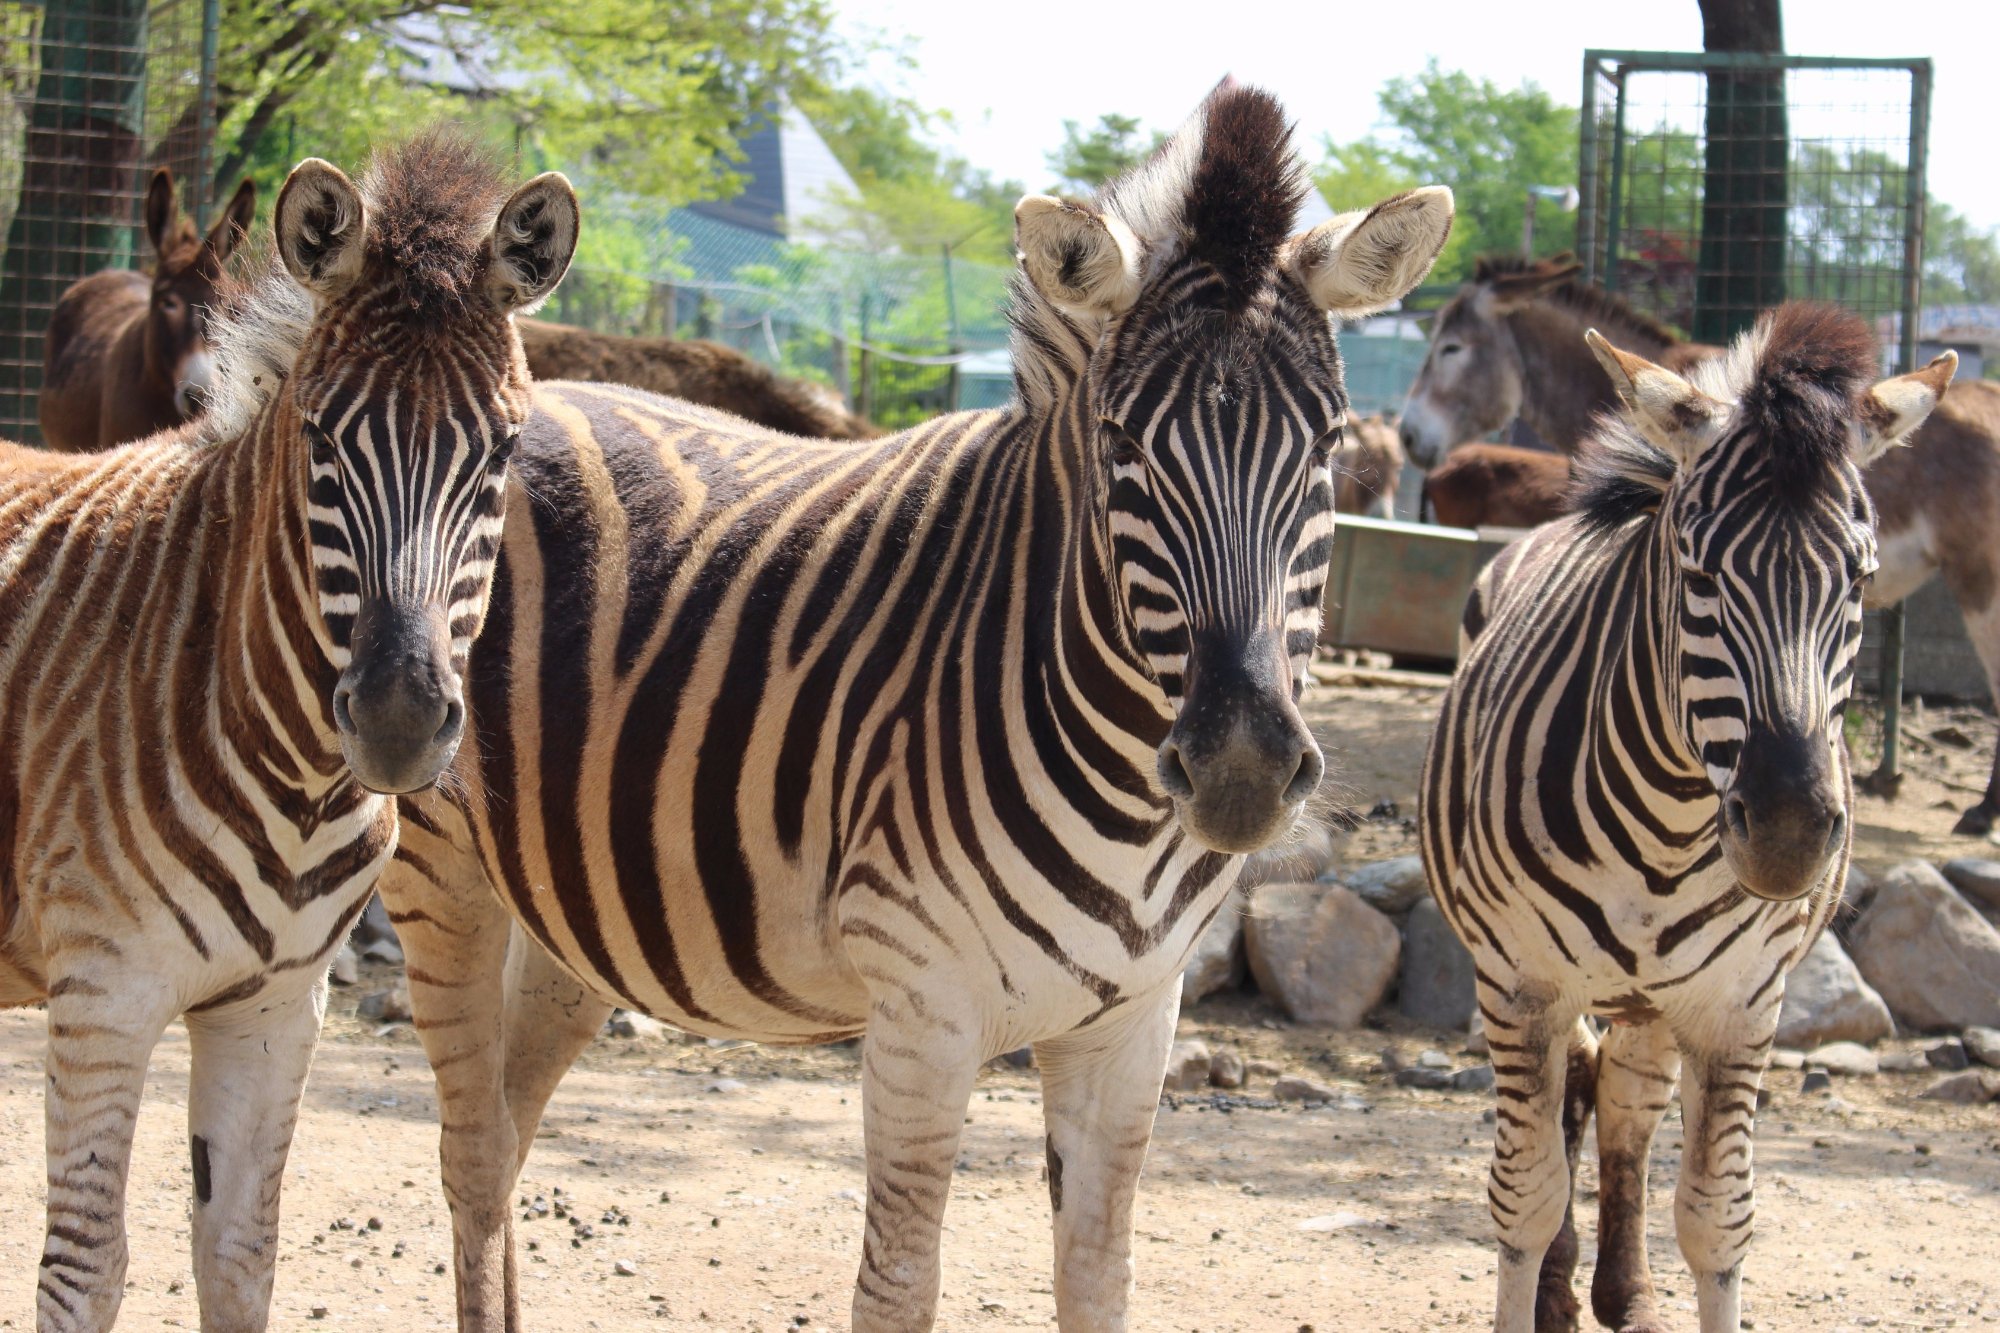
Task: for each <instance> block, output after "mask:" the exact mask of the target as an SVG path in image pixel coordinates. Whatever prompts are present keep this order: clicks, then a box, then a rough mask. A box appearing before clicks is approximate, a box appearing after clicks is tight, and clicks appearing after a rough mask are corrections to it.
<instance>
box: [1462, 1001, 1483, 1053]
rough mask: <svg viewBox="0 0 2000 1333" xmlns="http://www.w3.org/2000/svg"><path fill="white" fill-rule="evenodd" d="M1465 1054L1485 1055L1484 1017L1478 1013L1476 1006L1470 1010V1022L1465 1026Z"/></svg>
mask: <svg viewBox="0 0 2000 1333" xmlns="http://www.w3.org/2000/svg"><path fill="white" fill-rule="evenodd" d="M1465 1053H1466V1054H1467V1055H1485V1054H1487V1046H1486V1015H1485V1014H1484V1013H1482V1012H1481V1011H1480V1009H1479V1007H1478V1006H1477V1005H1474V1006H1473V1009H1472V1021H1471V1022H1470V1023H1468V1024H1466V1028H1465Z"/></svg>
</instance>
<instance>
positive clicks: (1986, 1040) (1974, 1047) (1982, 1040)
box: [1959, 1027, 2000, 1069]
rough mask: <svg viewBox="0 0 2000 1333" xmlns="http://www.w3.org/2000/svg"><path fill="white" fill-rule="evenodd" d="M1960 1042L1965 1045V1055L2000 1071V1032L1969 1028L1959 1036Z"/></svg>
mask: <svg viewBox="0 0 2000 1333" xmlns="http://www.w3.org/2000/svg"><path fill="white" fill-rule="evenodd" d="M1959 1040H1960V1041H1961V1042H1963V1043H1965V1053H1966V1054H1967V1055H1969V1056H1971V1057H1972V1058H1973V1059H1974V1060H1977V1061H1978V1062H1979V1063H1980V1064H1982V1065H1991V1066H1993V1067H1994V1068H1995V1069H2000V1030H1996V1029H1993V1028H1982V1027H1969V1028H1967V1029H1966V1030H1965V1031H1964V1032H1962V1033H1960V1034H1959Z"/></svg>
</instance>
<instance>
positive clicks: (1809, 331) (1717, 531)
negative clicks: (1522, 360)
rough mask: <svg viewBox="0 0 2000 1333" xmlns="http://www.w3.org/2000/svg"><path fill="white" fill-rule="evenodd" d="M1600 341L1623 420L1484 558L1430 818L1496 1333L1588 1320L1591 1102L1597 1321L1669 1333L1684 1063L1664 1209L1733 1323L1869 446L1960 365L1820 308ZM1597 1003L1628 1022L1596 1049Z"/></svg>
mask: <svg viewBox="0 0 2000 1333" xmlns="http://www.w3.org/2000/svg"><path fill="white" fill-rule="evenodd" d="M1588 341H1589V344H1590V346H1591V349H1592V351H1593V352H1595V353H1596V355H1597V358H1598V359H1599V361H1600V362H1602V364H1603V365H1604V367H1605V370H1606V372H1607V373H1608V374H1609V375H1610V376H1611V378H1612V380H1613V381H1614V383H1615V384H1616V385H1617V387H1618V391H1619V395H1620V399H1621V408H1622V413H1621V417H1620V419H1618V420H1604V421H1601V422H1600V423H1599V426H1598V428H1597V431H1596V435H1595V439H1594V440H1593V441H1592V443H1591V447H1590V449H1589V451H1588V452H1587V453H1586V454H1585V455H1584V456H1583V458H1582V462H1581V465H1580V466H1581V471H1580V477H1581V481H1580V486H1579V492H1578V494H1579V512H1577V513H1575V514H1573V515H1571V516H1570V517H1567V518H1564V519H1561V520H1558V521H1557V522H1555V523H1553V524H1550V525H1548V526H1545V527H1542V528H1540V529H1538V530H1536V532H1535V533H1534V534H1532V535H1531V536H1529V537H1526V538H1523V539H1522V540H1521V541H1520V542H1517V543H1516V544H1514V545H1513V546H1512V547H1509V548H1508V549H1507V550H1505V551H1503V552H1502V553H1501V554H1500V555H1499V556H1498V557H1497V558H1496V559H1495V560H1494V562H1493V563H1492V565H1490V566H1489V567H1488V569H1487V570H1486V571H1485V573H1484V574H1483V575H1482V576H1481V578H1480V580H1479V581H1478V584H1477V586H1476V588H1475V592H1474V596H1473V598H1472V600H1471V602H1470V604H1469V606H1468V608H1467V612H1466V618H1465V635H1466V637H1467V638H1468V640H1469V643H1468V645H1467V646H1466V649H1465V652H1464V653H1463V655H1462V657H1461V662H1460V666H1459V670H1458V674H1457V676H1456V678H1455V679H1454V680H1453V682H1452V684H1451V686H1450V689H1449V690H1448V691H1447V693H1446V695H1445V698H1444V702H1443V705H1442V710H1441V715H1440V718H1439V721H1438V725H1437V729H1436V732H1435V733H1434V735H1433V738H1432V740H1431V744H1430V748H1429V752H1428V754H1427V757H1426V760H1425V765H1424V772H1423V777H1422V779H1421V783H1420V789H1419V812H1418V820H1419V832H1420V838H1421V842H1422V851H1423V858H1424V866H1425V869H1426V872H1427V874H1428V877H1429V882H1430V888H1431V892H1432V894H1433V895H1434V896H1435V898H1436V899H1437V902H1438V905H1439V906H1440V907H1441V908H1442V909H1443V911H1444V914H1445V915H1446V917H1447V918H1448V919H1449V920H1450V922H1451V924H1452V926H1453V928H1454V929H1455V930H1456V931H1457V933H1458V935H1459V937H1460V939H1462V940H1463V941H1464V943H1465V945H1466V947H1467V948H1468V949H1469V950H1471V952H1472V956H1473V960H1474V966H1475V975H1476V977H1477V989H1478V998H1479V1007H1480V1010H1481V1012H1482V1014H1483V1015H1484V1017H1485V1021H1486V1029H1487V1033H1488V1041H1489V1043H1490V1044H1491V1048H1492V1052H1493V1069H1494V1074H1495V1077H1496V1080H1497V1086H1496V1089H1495V1091H1496V1093H1497V1098H1498V1120H1497V1127H1496V1131H1495V1141H1494V1160H1493V1169H1492V1176H1491V1180H1490V1184H1489V1189H1488V1198H1489V1204H1490V1207H1491V1211H1492V1215H1493V1219H1494V1222H1495V1224H1496V1226H1497V1229H1498V1232H1499V1242H1500V1264H1499V1292H1498V1305H1497V1317H1496V1321H1495V1327H1496V1329H1498V1330H1501V1333H1523V1331H1524V1330H1528V1329H1530V1328H1537V1329H1543V1330H1547V1329H1573V1328H1575V1327H1576V1319H1577V1314H1578V1306H1577V1302H1576V1299H1575V1297H1574V1296H1573V1295H1572V1293H1571V1290H1570V1276H1571V1273H1572V1271H1573V1269H1574V1265H1575V1261H1576V1243H1575V1235H1574V1226H1573V1223H1571V1222H1570V1221H1569V1219H1568V1218H1567V1216H1566V1215H1567V1212H1568V1208H1569V1197H1570V1178H1571V1173H1572V1170H1573V1166H1574V1162H1575V1154H1576V1151H1577V1147H1578V1141H1579V1139H1580V1136H1581V1134H1582V1131H1583V1129H1584V1127H1585V1125H1586V1123H1587V1121H1588V1119H1589V1117H1590V1114H1591V1112H1592V1109H1593V1108H1594V1109H1595V1111H1596V1114H1597V1142H1598V1152H1599V1156H1600V1159H1601V1162H1600V1182H1601V1183H1600V1186H1599V1197H1600V1217H1601V1222H1600V1236H1599V1241H1598V1266H1597V1272H1596V1276H1595V1278H1594V1280H1593V1284H1592V1304H1593V1308H1594V1312H1595V1313H1596V1315H1597V1317H1598V1318H1599V1319H1600V1320H1601V1321H1603V1322H1604V1323H1605V1324H1607V1325H1608V1326H1610V1327H1613V1328H1621V1329H1627V1330H1658V1329H1662V1328H1664V1327H1665V1325H1664V1323H1663V1322H1662V1320H1661V1316H1660V1313H1659V1309H1658V1304H1657V1301H1656V1298H1655V1294H1654V1289H1653V1285H1652V1279H1651V1276H1650V1274H1649V1273H1648V1271H1647V1265H1646V1249H1645V1189H1646V1157H1647V1152H1648V1149H1649V1146H1650V1143H1651V1140H1652V1136H1653V1132H1654V1129H1655V1127H1656V1126H1657V1124H1658V1122H1659V1119H1660V1117H1661V1116H1662V1114H1664V1112H1665V1111H1666V1108H1667V1106H1668V1104H1669V1103H1670V1101H1671V1099H1672V1096H1673V1089H1674V1084H1675V1081H1676V1078H1677V1077H1678V1078H1681V1079H1682V1087H1681V1093H1680V1096H1681V1108H1682V1117H1683V1124H1684V1127H1685V1133H1686V1145H1687V1146H1686V1149H1685V1153H1684V1156H1683V1161H1682V1166H1681V1177H1680V1187H1679V1193H1678V1195H1677V1197H1676V1201H1675V1221H1676V1228H1677V1231H1678V1234H1679V1239H1680V1245H1681V1252H1682V1254H1683V1255H1684V1256H1685V1258H1686V1259H1687V1261H1688V1265H1689V1267H1690V1268H1691V1269H1692V1270H1693V1271H1694V1274H1695V1286H1696V1292H1697V1304H1698V1307H1699V1311H1700V1321H1701V1327H1702V1329H1703V1330H1704V1333H1714V1331H1715V1330H1721V1329H1729V1330H1734V1329H1735V1328H1737V1327H1738V1314H1739V1305H1740V1299H1739V1298H1740V1291H1739V1284H1740V1280H1741V1273H1742V1262H1743V1257H1744V1254H1745V1253H1746V1251H1747V1250H1748V1247H1749V1243H1750V1233H1751V1226H1750V1224H1751V1215H1752V1183H1751V1165H1750V1158H1751V1137H1752V1132H1753V1120H1754V1115H1755V1110H1756V1101H1757V1090H1758V1086H1759V1083H1760V1081H1761V1079H1762V1077H1763V1071H1764V1067H1765V1062H1766V1059H1767V1057H1768V1055H1769V1052H1770V1047H1771V1041H1772V1036H1773V1034H1774V1033H1775V1031H1776V1028H1777V1022H1778V1011H1779V1006H1780V1003H1781V1001H1782V999H1783V995H1784V977H1785V973H1786V971H1787V970H1788V969H1789V968H1790V967H1791V966H1792V965H1793V964H1794V963H1795V962H1797V960H1798V959H1799V958H1800V957H1802V956H1803V955H1804V953H1805V951H1806V950H1807V948H1808V947H1809V946H1810V945H1811V944H1812V941H1813V940H1814V939H1815V938H1816V937H1817V936H1818V934H1819V932H1820V930H1821V929H1822V928H1823V927H1824V926H1825V924H1826V921H1827V917H1828V916H1829V914H1830V913H1831V912H1832V911H1833V909H1834V907H1835V906H1836V905H1837V903H1838V902H1839V899H1840V893H1841V888H1842V886H1843V885H1844V883H1845V881H1846V871H1847V860H1848V854H1849V849H1850V847H1851V845H1852V840H1853V830H1852V827H1851V823H1850V812H1851V810H1852V807H1853V783H1852V780H1851V777H1850V773H1849V769H1848V757H1847V751H1846V745H1845V741H1844V737H1843V734H1842V719H1843V716H1844V711H1845V708H1846V704H1847V697H1848V693H1849V691H1850V689H1851V687H1852V684H1853V672H1854V658H1855V654H1856V651H1857V649H1858V645H1859V643H1860V635H1861V597H1862V591H1863V588H1864V585H1865V584H1866V583H1867V581H1868V578H1869V577H1870V575H1871V574H1872V573H1873V571H1874V569H1875V562H1876V552H1875V536H1874V510H1873V508H1872V507H1871V505H1870V503H1869V500H1868V497H1867V495H1866V493H1865V492H1864V491H1863V490H1862V488H1861V476H1860V469H1861V468H1862V467H1865V466H1866V465H1867V463H1868V462H1869V461H1870V460H1871V459H1873V458H1874V457H1876V456H1878V455H1879V454H1880V453H1881V452H1882V451H1883V450H1884V449H1886V448H1887V447H1889V446H1890V445H1892V444H1895V443H1897V442H1898V441H1900V440H1901V438H1902V437H1903V436H1904V435H1905V434H1907V433H1908V432H1909V431H1911V430H1913V429H1915V428H1916V426H1917V425H1919V424H1920V423H1921V422H1922V421H1923V419H1924V417H1925V416H1926V415H1927V414H1928V413H1929V411H1930V410H1931V408H1932V407H1933V406H1934V405H1935V404H1936V402H1937V400H1938V398H1939V396H1940V395H1941V394H1942V393H1943V392H1944V388H1945V386H1946V384H1948V383H1949V382H1950V380H1951V376H1952V372H1953V368H1954V365H1955V360H1954V358H1953V357H1952V356H1951V355H1950V354H1947V355H1946V356H1944V357H1941V358H1939V359H1938V360H1937V361H1934V362H1932V363H1931V365H1930V366H1928V367H1927V368H1925V369H1923V370H1920V371H1918V372H1916V373H1915V374H1912V375H1907V376H1903V377H1901V378H1898V379H1891V380H1887V381H1884V382H1882V383H1880V384H1876V385H1874V386H1873V387H1872V388H1871V387H1868V385H1869V383H1870V381H1871V380H1872V379H1873V377H1874V368H1875V365H1876V356H1877V352H1876V343H1875V339H1874V336H1873V335H1872V333H1871V332H1870V331H1869V329H1868V327H1867V325H1866V324H1865V323H1864V322H1863V321H1861V320H1860V319H1859V318H1858V317H1856V316H1854V315H1852V314H1850V313H1846V312H1843V311H1841V310H1838V309H1836V308H1834V307H1830V306H1819V305H1813V304H1808V303H1794V304H1789V305H1785V306H1782V307H1780V308H1779V309H1778V310H1776V311H1775V312H1773V313H1769V314H1767V315H1765V316H1764V317H1763V318H1762V320H1760V322H1759V323H1758V324H1757V325H1756V327H1755V328H1754V329H1753V330H1752V331H1750V332H1748V333H1746V334H1745V335H1743V336H1742V337H1741V338H1740V339H1739V340H1738V341H1737V343H1736V344H1735V346H1734V347H1733V348H1732V349H1731V350H1730V352H1729V353H1728V355H1727V357H1726V358H1723V359H1719V360H1717V361H1714V362H1711V363H1708V364H1706V365H1703V366H1700V367H1697V368H1695V369H1694V370H1693V371H1692V372H1691V373H1692V376H1693V378H1692V381H1690V380H1688V379H1683V378H1682V377H1681V376H1680V375H1678V374H1676V373H1674V372H1673V371H1670V370H1667V369H1664V368H1662V367H1660V366H1656V365H1654V364H1652V363H1650V362H1648V361H1646V360H1644V359H1643V358H1640V357H1638V356H1634V355H1631V354H1629V353H1626V352H1623V351H1620V350H1618V349H1616V348H1613V347H1611V346H1610V345H1609V344H1608V343H1606V342H1605V341H1604V340H1603V339H1602V338H1600V337H1598V336H1597V334H1596V333H1595V331H1592V332H1591V333H1590V334H1589V335H1588ZM1586 1012H1588V1013H1592V1014H1597V1015H1604V1016H1608V1017H1609V1018H1611V1019H1612V1021H1613V1026H1611V1028H1610V1029H1609V1031H1608V1032H1607V1034H1606V1035H1605V1036H1604V1038H1603V1040H1602V1043H1601V1045H1599V1044H1598V1043H1597V1041H1596V1039H1595V1038H1594V1037H1593V1036H1592V1034H1591V1029H1590V1028H1589V1027H1588V1026H1585V1025H1584V1023H1583V1022H1582V1021H1581V1020H1582V1015H1583V1014H1585V1013H1586Z"/></svg>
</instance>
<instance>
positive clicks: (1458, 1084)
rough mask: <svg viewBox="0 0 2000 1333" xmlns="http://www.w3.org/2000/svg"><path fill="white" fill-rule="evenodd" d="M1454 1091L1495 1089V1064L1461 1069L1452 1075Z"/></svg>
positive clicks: (1488, 1090)
mask: <svg viewBox="0 0 2000 1333" xmlns="http://www.w3.org/2000/svg"><path fill="white" fill-rule="evenodd" d="M1451 1087H1452V1091H1453V1092H1491V1091H1492V1090H1493V1066H1492V1065H1474V1066H1473V1067H1472V1068H1470V1069H1461V1070H1459V1071H1458V1072H1457V1073H1455V1074H1453V1075H1452V1076H1451Z"/></svg>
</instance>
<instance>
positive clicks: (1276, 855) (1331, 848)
mask: <svg viewBox="0 0 2000 1333" xmlns="http://www.w3.org/2000/svg"><path fill="white" fill-rule="evenodd" d="M1341 841H1343V839H1342V837H1341V836H1340V835H1339V834H1338V833H1336V831H1335V830H1334V827H1333V826H1332V825H1331V824H1328V823H1327V822H1326V821H1324V820H1321V819H1315V818H1312V817H1310V816H1301V817H1300V819H1299V821H1298V823H1297V824H1295V825H1293V827H1292V831H1291V833H1290V834H1289V835H1287V836H1286V838H1285V840H1284V841H1283V842H1280V843H1278V844H1277V845H1276V846H1274V847H1266V848H1265V849H1264V850H1263V851H1261V852H1252V853H1251V854H1250V855H1249V857H1248V858H1246V859H1245V861H1244V863H1243V870H1242V872H1241V873H1240V874H1238V875H1237V877H1236V887H1237V889H1238V890H1240V891H1243V892H1248V891H1249V890H1251V889H1254V888H1256V887H1257V886H1258V885H1259V884H1300V883H1304V882H1306V881H1308V880H1315V879H1318V878H1320V877H1321V876H1322V875H1325V874H1326V873H1327V872H1328V871H1330V870H1332V869H1333V860H1334V857H1335V855H1337V854H1338V852H1339V844H1340V843H1341Z"/></svg>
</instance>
